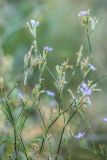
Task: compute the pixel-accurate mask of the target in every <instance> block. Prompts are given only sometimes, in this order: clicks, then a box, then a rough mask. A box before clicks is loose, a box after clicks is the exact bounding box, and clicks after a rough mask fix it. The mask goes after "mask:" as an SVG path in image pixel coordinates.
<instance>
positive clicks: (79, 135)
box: [74, 132, 85, 139]
mask: <svg viewBox="0 0 107 160" xmlns="http://www.w3.org/2000/svg"><path fill="white" fill-rule="evenodd" d="M84 135H85V132H79V133H78V134H77V135H75V136H74V137H75V138H76V139H80V138H82V137H84Z"/></svg>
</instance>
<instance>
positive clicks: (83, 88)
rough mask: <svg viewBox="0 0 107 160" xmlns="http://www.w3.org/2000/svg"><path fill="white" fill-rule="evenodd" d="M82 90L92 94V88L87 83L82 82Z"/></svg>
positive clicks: (86, 93) (87, 94)
mask: <svg viewBox="0 0 107 160" xmlns="http://www.w3.org/2000/svg"><path fill="white" fill-rule="evenodd" d="M80 90H81V92H82V93H83V95H85V96H90V95H91V94H92V90H91V89H90V88H89V87H88V86H87V84H86V83H82V84H81V85H80Z"/></svg>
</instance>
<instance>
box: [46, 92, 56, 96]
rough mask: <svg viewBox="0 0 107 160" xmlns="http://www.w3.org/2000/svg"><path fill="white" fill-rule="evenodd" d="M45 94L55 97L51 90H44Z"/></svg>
mask: <svg viewBox="0 0 107 160" xmlns="http://www.w3.org/2000/svg"><path fill="white" fill-rule="evenodd" d="M46 93H47V95H48V96H50V97H55V93H54V92H52V91H46Z"/></svg>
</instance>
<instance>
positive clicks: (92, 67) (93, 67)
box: [88, 63, 96, 71]
mask: <svg viewBox="0 0 107 160" xmlns="http://www.w3.org/2000/svg"><path fill="white" fill-rule="evenodd" d="M88 65H89V67H90V69H91V70H92V71H95V70H96V68H95V66H94V65H92V64H90V63H89V64H88Z"/></svg>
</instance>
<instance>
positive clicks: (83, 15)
mask: <svg viewBox="0 0 107 160" xmlns="http://www.w3.org/2000/svg"><path fill="white" fill-rule="evenodd" d="M78 16H79V18H80V20H81V22H82V24H83V25H85V26H88V22H89V16H90V10H89V9H88V11H80V13H79V14H78Z"/></svg>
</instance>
